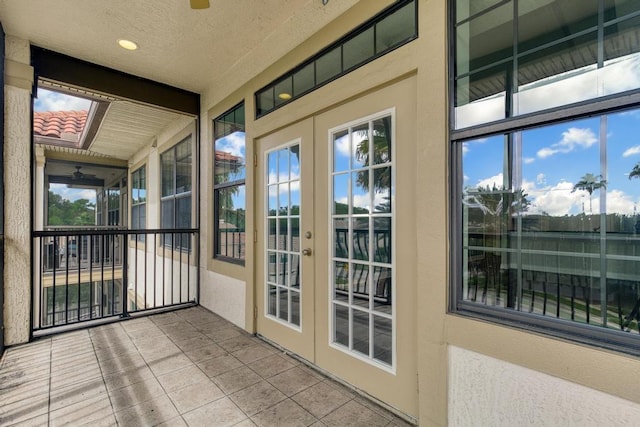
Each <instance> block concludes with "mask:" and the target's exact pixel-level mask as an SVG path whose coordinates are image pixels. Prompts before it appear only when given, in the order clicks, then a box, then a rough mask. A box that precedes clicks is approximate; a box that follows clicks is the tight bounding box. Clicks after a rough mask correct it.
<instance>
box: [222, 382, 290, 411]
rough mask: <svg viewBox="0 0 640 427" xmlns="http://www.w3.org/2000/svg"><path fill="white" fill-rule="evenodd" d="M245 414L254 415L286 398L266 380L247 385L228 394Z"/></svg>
mask: <svg viewBox="0 0 640 427" xmlns="http://www.w3.org/2000/svg"><path fill="white" fill-rule="evenodd" d="M229 397H230V398H231V400H233V401H234V402H235V404H236V405H238V407H239V408H240V409H242V410H243V411H244V413H245V414H247V415H255V414H257V413H258V412H261V411H264V410H265V409H268V408H270V407H272V406H273V405H275V404H276V403H279V402H281V401H283V400H284V399H286V398H287V396H285V395H284V394H282V392H281V391H280V390H278V389H277V388H275V387H274V386H272V385H271V384H269V383H268V382H266V381H260V382H259V383H257V384H254V385H252V386H249V387H247V388H245V389H243V390H240V391H237V392H235V393H233V394H231V395H230V396H229Z"/></svg>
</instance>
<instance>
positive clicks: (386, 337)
mask: <svg viewBox="0 0 640 427" xmlns="http://www.w3.org/2000/svg"><path fill="white" fill-rule="evenodd" d="M391 344H392V327H391V319H388V318H386V317H380V316H373V358H374V359H376V360H379V361H381V362H383V363H386V364H388V365H391V364H392V362H393V360H392V358H393V348H392V345H391Z"/></svg>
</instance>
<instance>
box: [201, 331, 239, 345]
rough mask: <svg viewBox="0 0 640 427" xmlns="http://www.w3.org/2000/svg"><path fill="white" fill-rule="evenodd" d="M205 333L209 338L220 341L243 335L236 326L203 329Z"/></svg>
mask: <svg viewBox="0 0 640 427" xmlns="http://www.w3.org/2000/svg"><path fill="white" fill-rule="evenodd" d="M205 335H206V336H208V337H209V338H211V339H212V340H213V341H214V342H220V341H225V340H228V339H230V338H235V337H239V336H242V335H244V332H242V331H240V330H239V329H236V328H222V329H216V330H214V331H205Z"/></svg>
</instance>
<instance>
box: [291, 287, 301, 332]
mask: <svg viewBox="0 0 640 427" xmlns="http://www.w3.org/2000/svg"><path fill="white" fill-rule="evenodd" d="M290 292H291V323H293V324H294V325H296V326H300V292H296V291H293V290H292V291H290Z"/></svg>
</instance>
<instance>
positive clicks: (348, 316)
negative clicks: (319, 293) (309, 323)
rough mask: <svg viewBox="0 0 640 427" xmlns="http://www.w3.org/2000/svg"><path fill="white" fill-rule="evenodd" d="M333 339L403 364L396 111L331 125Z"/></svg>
mask: <svg viewBox="0 0 640 427" xmlns="http://www.w3.org/2000/svg"><path fill="white" fill-rule="evenodd" d="M330 138H331V140H330V147H331V148H330V150H331V153H330V159H332V162H331V163H332V164H331V173H330V177H331V182H330V185H329V188H330V190H329V191H330V194H329V200H331V201H332V202H331V239H330V248H329V250H330V255H331V266H330V280H331V282H330V286H331V290H330V298H331V306H330V307H331V308H330V309H331V315H330V318H331V326H332V327H331V329H332V330H331V334H330V340H331V345H333V346H334V347H337V348H339V349H342V350H344V351H347V352H349V353H351V354H354V355H356V356H358V357H360V358H362V359H364V360H367V361H370V362H373V363H375V364H380V365H382V366H384V367H387V368H392V367H393V366H394V365H395V360H394V346H395V326H394V312H395V307H394V302H393V300H394V298H393V297H394V294H395V280H394V279H395V274H394V264H395V263H394V254H393V247H394V241H393V235H394V233H393V230H394V226H395V225H394V211H393V209H394V208H393V204H394V203H393V186H394V182H393V181H394V170H393V168H394V166H393V161H392V154H393V150H394V148H393V113H392V111H386V112H383V113H381V114H378V115H376V116H372V117H368V118H364V119H361V120H358V121H355V122H353V123H350V124H346V125H344V126H341V127H338V128H336V129H332V130H331V131H330Z"/></svg>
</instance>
